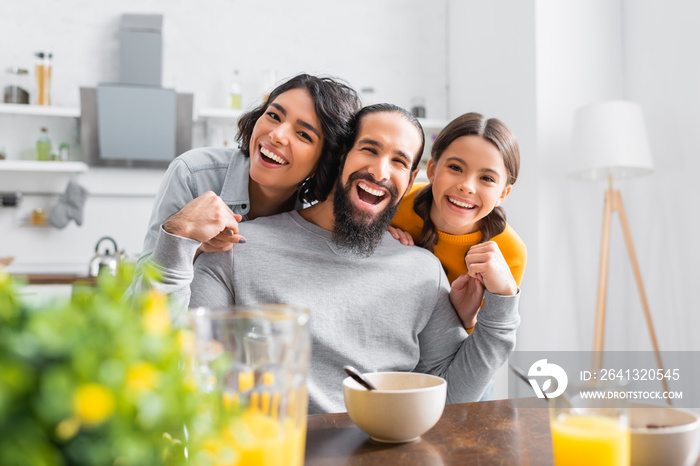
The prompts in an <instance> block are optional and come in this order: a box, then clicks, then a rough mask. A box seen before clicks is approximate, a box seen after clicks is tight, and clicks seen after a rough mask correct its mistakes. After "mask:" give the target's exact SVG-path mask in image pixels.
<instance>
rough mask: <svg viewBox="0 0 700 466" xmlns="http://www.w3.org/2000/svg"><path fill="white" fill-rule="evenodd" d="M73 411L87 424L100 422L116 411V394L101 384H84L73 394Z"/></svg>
mask: <svg viewBox="0 0 700 466" xmlns="http://www.w3.org/2000/svg"><path fill="white" fill-rule="evenodd" d="M73 411H74V413H75V415H76V416H77V417H78V419H80V420H81V421H83V422H84V423H86V424H92V425H95V424H100V423H101V422H103V421H104V420H105V419H107V418H108V417H109V416H111V415H112V413H113V412H114V395H113V394H112V392H111V391H110V390H109V389H108V388H107V387H104V386H102V385H100V384H96V383H88V384H83V385H81V386H80V387H78V389H77V390H76V391H75V393H74V394H73Z"/></svg>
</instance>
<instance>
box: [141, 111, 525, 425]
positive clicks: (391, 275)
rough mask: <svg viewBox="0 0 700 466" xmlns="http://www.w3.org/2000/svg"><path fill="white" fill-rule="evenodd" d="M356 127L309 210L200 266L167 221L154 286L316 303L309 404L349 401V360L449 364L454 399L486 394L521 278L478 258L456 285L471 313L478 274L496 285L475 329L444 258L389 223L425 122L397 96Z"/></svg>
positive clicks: (398, 366)
mask: <svg viewBox="0 0 700 466" xmlns="http://www.w3.org/2000/svg"><path fill="white" fill-rule="evenodd" d="M351 130H352V131H353V134H352V136H353V137H352V139H351V140H352V141H353V142H352V146H351V147H350V149H349V151H348V152H347V154H346V155H345V158H344V161H343V165H342V169H341V173H340V175H339V178H338V181H337V184H336V187H335V190H334V192H333V193H332V195H331V196H329V197H328V199H326V200H325V201H322V202H319V203H317V204H315V205H313V206H311V207H309V208H307V209H304V210H301V211H299V212H289V213H284V214H280V215H275V216H271V217H266V218H260V219H257V220H255V221H251V222H247V223H244V224H241V226H240V229H241V233H242V234H243V235H244V236H245V237H246V239H247V243H246V244H244V245H236V246H234V247H233V249H232V250H231V251H227V252H220V253H211V254H202V255H201V256H200V257H199V258H198V259H197V261H196V262H195V264H194V267H193V264H192V260H191V257H192V252H193V251H194V250H196V249H197V247H198V246H199V243H198V242H197V241H194V240H191V239H188V238H182V237H178V236H175V235H171V234H169V233H168V229H169V228H170V226H169V222H170V220H168V221H166V223H165V224H164V225H163V230H162V231H161V232H160V236H159V238H158V243H157V245H156V249H155V251H154V254H153V262H154V263H156V264H158V265H159V266H160V267H161V268H162V272H163V277H162V279H163V283H161V284H157V285H156V286H157V287H158V288H160V289H161V290H163V291H166V292H169V293H173V294H174V295H175V296H176V297H178V298H179V299H180V300H181V302H183V303H188V302H189V305H190V306H193V307H194V306H212V307H214V306H216V307H218V306H224V305H230V304H262V303H284V304H291V305H300V306H304V307H307V308H309V309H310V311H311V321H310V325H311V338H312V355H311V363H310V369H309V377H308V388H309V412H310V413H321V412H339V411H344V404H343V399H342V389H341V381H342V379H343V378H344V377H345V375H344V372H343V366H344V365H346V364H349V365H352V366H354V367H356V368H357V369H359V370H360V371H361V372H372V371H416V372H425V373H431V374H435V375H439V376H442V377H444V378H446V379H447V382H448V402H466V401H476V400H478V399H479V398H480V397H481V395H482V393H483V391H484V390H485V388H486V387H487V385H488V383H489V381H490V380H491V378H492V376H493V374H494V373H495V371H496V370H497V369H498V368H499V367H501V365H502V364H503V363H504V362H505V361H506V359H507V357H508V355H509V354H510V352H511V351H512V349H513V347H514V345H515V330H516V328H517V327H518V324H519V321H520V318H519V316H518V313H517V301H518V297H519V290H518V288H517V286H515V283H514V280H513V278H512V276H510V274H509V273H508V274H507V275H506V274H504V273H502V269H505V270H507V266H504V267H502V268H496V269H495V270H494V269H493V268H491V269H489V270H486V269H483V270H478V272H479V274H480V276H481V280H477V279H476V278H473V279H471V280H467V282H466V283H467V286H466V287H465V288H463V289H458V290H455V291H453V296H452V298H453V302H455V304H456V305H457V307H458V311H459V313H460V316H461V318H462V320H463V321H464V322H467V321H469V320H471V319H472V318H473V316H474V314H475V313H476V311H477V309H478V308H479V305H480V304H481V300H482V296H483V295H484V292H483V288H481V285H480V284H481V283H483V286H484V287H485V288H486V289H487V290H488V291H486V292H485V305H484V307H483V308H482V309H481V311H479V320H478V323H477V325H476V328H475V329H474V331H473V332H472V333H471V335H469V337H467V333H466V331H465V330H464V327H463V325H462V323H461V322H460V317H458V314H457V313H455V309H454V308H453V307H452V305H451V304H450V286H449V282H448V281H447V278H446V276H445V273H444V271H443V269H442V267H441V265H440V262H439V261H438V260H437V259H436V258H435V257H434V256H433V255H432V254H431V253H430V252H428V251H427V250H424V249H421V248H418V247H407V246H403V245H402V244H401V243H399V242H398V241H396V240H394V239H393V238H392V237H391V235H390V234H389V233H388V232H387V231H386V228H387V226H388V225H389V222H390V220H391V218H392V217H393V214H394V212H395V210H396V207H397V205H398V203H399V201H400V199H401V197H402V196H403V195H404V194H405V193H406V192H407V191H408V190H409V188H410V186H411V184H412V183H413V180H414V179H415V176H416V174H417V168H416V167H417V164H418V160H419V158H420V155H421V153H422V150H423V143H424V139H423V138H424V136H423V131H422V128H421V127H420V124H419V123H418V121H417V120H416V119H415V118H413V117H412V116H411V114H410V113H408V112H406V111H405V110H403V109H401V108H399V107H396V106H393V105H388V104H378V105H373V106H370V107H365V108H364V109H362V110H361V111H360V112H359V113H358V114H357V116H356V117H355V120H354V122H353V127H352V128H351ZM175 221H176V219H175ZM169 251H180V252H181V254H169V253H168V252H169ZM501 259H502V258H501ZM503 263H505V261H503ZM470 273H471V271H470ZM474 274H477V271H474ZM190 281H191V286H189V285H190ZM190 290H191V295H190Z"/></svg>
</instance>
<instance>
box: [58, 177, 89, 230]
mask: <svg viewBox="0 0 700 466" xmlns="http://www.w3.org/2000/svg"><path fill="white" fill-rule="evenodd" d="M87 195H88V192H87V189H85V188H83V187H82V186H80V185H79V184H78V183H76V182H75V181H73V180H70V181H69V182H68V186H67V187H66V192H65V193H63V194H61V197H60V198H59V199H58V202H57V203H56V205H54V206H53V207H52V208H51V212H49V222H50V223H51V225H52V226H54V227H56V228H65V226H66V225H68V222H70V221H71V219H72V220H75V223H77V224H78V225H82V224H83V206H84V205H85V199H86V198H87Z"/></svg>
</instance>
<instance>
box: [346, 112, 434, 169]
mask: <svg viewBox="0 0 700 466" xmlns="http://www.w3.org/2000/svg"><path fill="white" fill-rule="evenodd" d="M379 112H389V113H398V114H399V115H401V116H402V117H404V118H405V119H406V120H407V121H408V122H409V123H411V124H412V125H413V126H415V127H416V130H417V131H418V134H419V135H420V147H419V148H418V152H416V153H415V154H413V165H412V166H411V172H414V171H415V170H416V169H417V168H418V162H420V158H421V155H423V148H424V147H425V133H424V132H423V127H422V126H421V124H420V122H419V121H418V119H417V118H416V117H414V116H413V115H412V114H411V112H409V111H408V110H406V109H404V108H401V107H399V106H398V105H394V104H386V103H384V104H374V105H368V106H366V107H362V110H360V111H359V112H357V114H356V115H355V116H354V118H353V119H352V120H351V121H350V125H349V128H350V130H349V132H348V138H347V141H346V143H345V148H344V150H343V153H345V154H347V153H348V152H349V151H350V149H352V147H353V146H354V145H355V139H357V134H358V132H359V131H360V124H362V119H363V118H364V117H366V116H367V115H370V114H372V113H379Z"/></svg>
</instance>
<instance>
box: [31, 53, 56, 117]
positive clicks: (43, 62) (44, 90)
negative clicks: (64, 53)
mask: <svg viewBox="0 0 700 466" xmlns="http://www.w3.org/2000/svg"><path fill="white" fill-rule="evenodd" d="M34 56H36V67H35V70H36V90H37V97H36V104H37V105H51V59H52V57H53V54H51V53H50V52H36V53H35V54H34Z"/></svg>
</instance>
